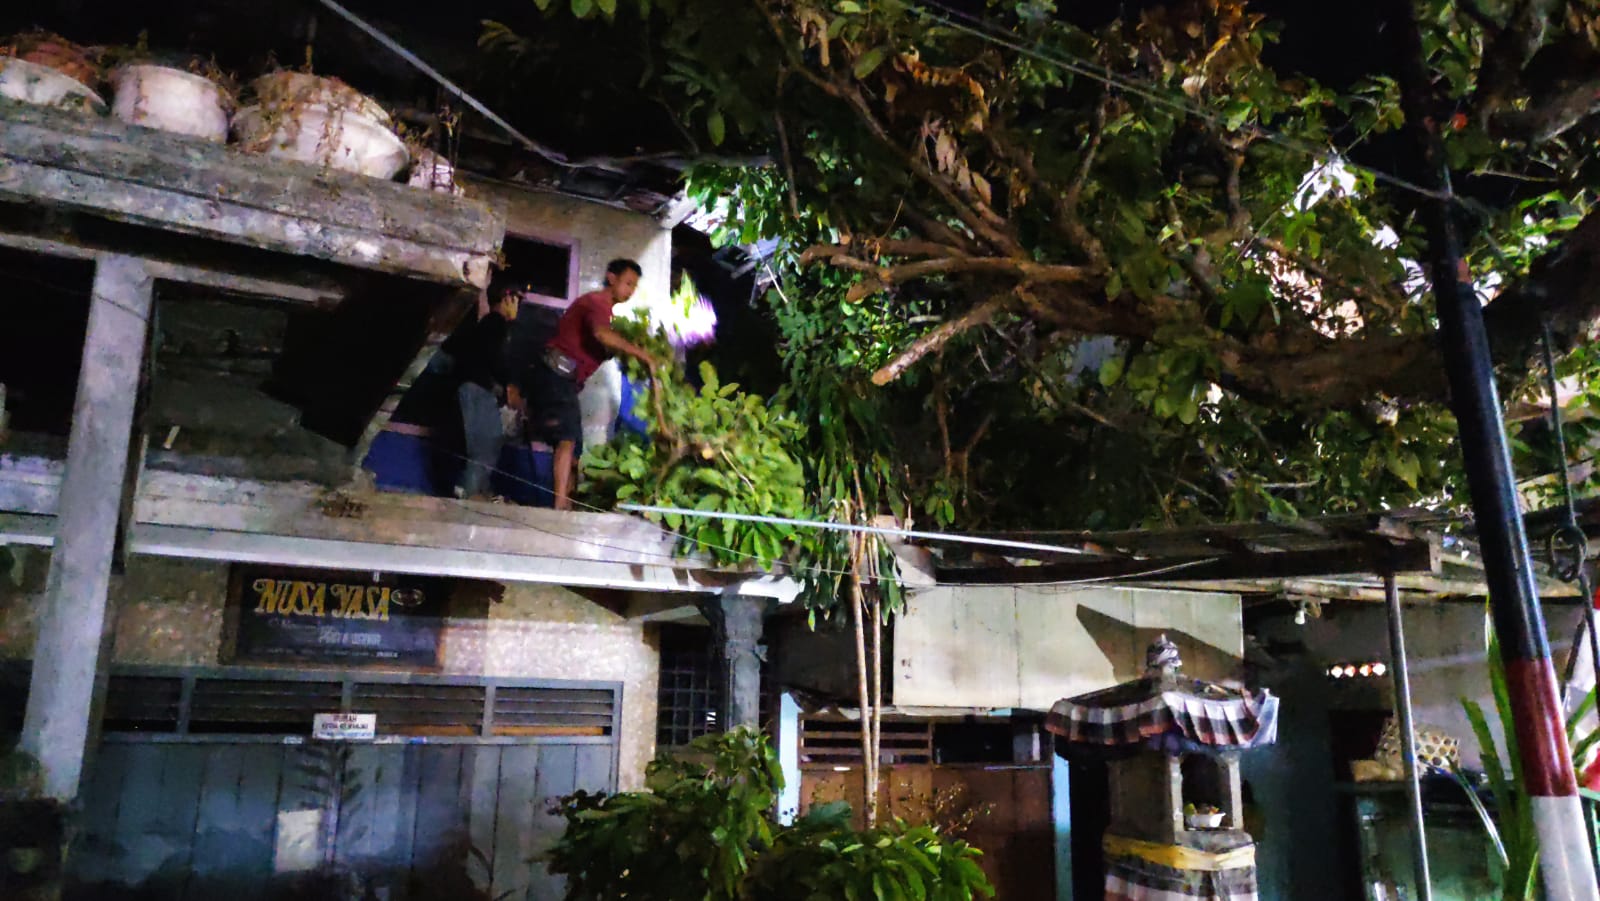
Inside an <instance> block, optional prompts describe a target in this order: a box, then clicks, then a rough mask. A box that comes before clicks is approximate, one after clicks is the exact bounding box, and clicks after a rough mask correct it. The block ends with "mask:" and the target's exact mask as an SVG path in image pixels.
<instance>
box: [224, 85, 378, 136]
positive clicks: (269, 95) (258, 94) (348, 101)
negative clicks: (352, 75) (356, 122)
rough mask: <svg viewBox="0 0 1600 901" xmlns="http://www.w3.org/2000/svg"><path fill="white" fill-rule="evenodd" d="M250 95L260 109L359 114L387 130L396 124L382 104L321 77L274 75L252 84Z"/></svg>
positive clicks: (348, 87) (350, 88) (353, 89)
mask: <svg viewBox="0 0 1600 901" xmlns="http://www.w3.org/2000/svg"><path fill="white" fill-rule="evenodd" d="M250 92H251V94H253V95H254V99H255V103H256V105H258V106H263V107H279V106H320V107H326V108H328V109H332V110H344V111H347V112H352V113H355V114H356V115H358V116H363V117H365V118H368V119H371V120H373V121H374V122H376V123H378V124H379V125H382V126H384V127H385V128H387V127H389V126H390V125H391V124H392V123H391V120H390V119H389V113H388V111H387V110H385V109H384V108H383V106H382V104H380V103H378V102H377V101H376V100H373V99H372V98H371V97H368V96H366V95H365V94H362V93H361V92H360V91H357V90H356V89H355V88H352V87H350V86H349V85H347V84H345V83H344V82H342V81H337V80H335V79H332V78H324V77H322V76H319V75H307V74H305V73H303V72H287V71H285V72H271V73H268V74H266V75H263V76H261V77H260V78H257V79H256V80H255V81H252V82H250Z"/></svg>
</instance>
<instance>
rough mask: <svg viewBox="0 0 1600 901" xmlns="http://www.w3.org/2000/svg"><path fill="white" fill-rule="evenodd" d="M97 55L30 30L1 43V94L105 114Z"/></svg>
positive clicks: (47, 34)
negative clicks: (97, 88)
mask: <svg viewBox="0 0 1600 901" xmlns="http://www.w3.org/2000/svg"><path fill="white" fill-rule="evenodd" d="M99 81H100V64H99V61H98V58H97V54H95V53H94V52H93V51H91V50H89V49H88V48H85V47H80V46H78V45H77V44H74V43H72V42H71V41H69V40H67V39H66V38H63V37H61V36H59V35H54V34H51V33H49V32H47V31H33V32H27V33H25V34H18V35H13V36H11V37H10V38H7V39H6V41H5V43H4V44H0V97H9V98H11V99H12V100H20V101H22V102H24V103H33V104H38V105H40V106H53V107H59V108H62V109H73V110H80V111H83V112H93V113H104V112H105V108H106V102H105V100H103V99H101V97H100V95H99V94H96V93H95V91H94V87H95V85H96V84H98V83H99Z"/></svg>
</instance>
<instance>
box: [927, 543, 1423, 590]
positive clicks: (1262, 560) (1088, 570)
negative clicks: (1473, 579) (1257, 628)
mask: <svg viewBox="0 0 1600 901" xmlns="http://www.w3.org/2000/svg"><path fill="white" fill-rule="evenodd" d="M1438 560H1439V558H1438V553H1437V552H1436V551H1435V549H1434V547H1433V544H1432V542H1430V541H1413V542H1407V543H1402V544H1395V545H1392V546H1388V547H1385V548H1382V549H1373V548H1367V547H1357V546H1349V547H1339V548H1333V549H1317V550H1307V551H1279V552H1273V553H1262V554H1232V553H1228V552H1225V551H1219V552H1217V553H1215V554H1194V555H1183V556H1173V557H1163V556H1150V557H1145V558H1141V559H1093V558H1087V559H1082V560H1073V561H1061V562H1056V563H1045V564H1041V565H1039V566H984V567H941V568H940V569H939V570H938V573H939V579H940V580H941V581H943V582H949V583H954V584H962V585H1021V584H1036V583H1042V582H1072V581H1078V580H1082V579H1115V578H1126V579H1136V578H1140V577H1143V576H1145V575H1149V576H1150V577H1152V578H1154V577H1157V576H1159V578H1160V579H1161V581H1163V582H1167V583H1182V582H1198V581H1208V580H1215V579H1269V578H1291V577H1296V576H1334V575H1344V574H1346V573H1366V572H1376V571H1381V570H1384V569H1392V570H1393V571H1395V572H1432V571H1433V570H1434V569H1436V568H1437V567H1438V565H1439V564H1438ZM1178 567H1181V568H1178Z"/></svg>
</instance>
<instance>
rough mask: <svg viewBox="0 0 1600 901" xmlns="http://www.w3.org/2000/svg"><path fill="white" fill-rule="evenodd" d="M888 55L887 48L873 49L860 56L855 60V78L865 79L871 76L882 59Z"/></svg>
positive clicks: (881, 62)
mask: <svg viewBox="0 0 1600 901" xmlns="http://www.w3.org/2000/svg"><path fill="white" fill-rule="evenodd" d="M888 55H889V48H887V47H874V48H872V49H871V50H868V51H867V52H866V53H863V54H861V56H860V57H859V58H857V59H856V67H855V76H856V77H857V78H866V77H867V76H868V75H871V74H872V73H873V71H874V70H876V69H877V68H878V67H879V66H880V65H882V64H883V60H884V58H885V57H886V56H888Z"/></svg>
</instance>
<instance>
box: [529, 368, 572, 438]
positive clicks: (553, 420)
mask: <svg viewBox="0 0 1600 901" xmlns="http://www.w3.org/2000/svg"><path fill="white" fill-rule="evenodd" d="M523 394H524V395H525V396H526V398H527V402H528V437H529V438H532V439H533V440H535V441H543V442H544V443H546V444H548V445H550V446H551V447H555V446H556V445H557V444H560V443H561V442H563V441H571V442H573V443H574V444H578V445H581V444H582V443H583V411H582V410H581V409H580V408H579V406H578V383H577V382H576V381H574V380H572V379H569V378H566V377H564V376H560V375H557V374H556V373H555V371H554V370H552V369H551V368H550V367H549V366H546V365H545V363H544V361H543V360H535V361H534V363H533V365H532V366H529V367H528V377H527V384H526V385H524V386H523Z"/></svg>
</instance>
